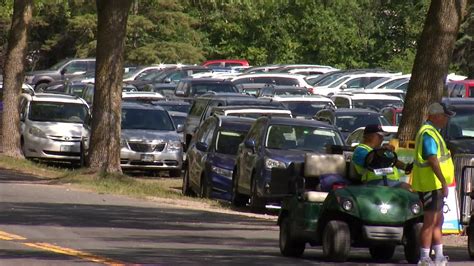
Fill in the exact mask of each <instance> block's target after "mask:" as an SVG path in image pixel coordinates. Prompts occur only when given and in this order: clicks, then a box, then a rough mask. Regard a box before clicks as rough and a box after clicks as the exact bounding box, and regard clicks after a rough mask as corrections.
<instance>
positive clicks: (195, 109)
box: [189, 99, 206, 117]
mask: <svg viewBox="0 0 474 266" xmlns="http://www.w3.org/2000/svg"><path fill="white" fill-rule="evenodd" d="M205 108H206V101H204V100H201V99H200V100H196V101H194V104H193V106H192V107H191V110H190V111H189V115H190V116H198V117H201V115H202V113H203V112H204V109H205Z"/></svg>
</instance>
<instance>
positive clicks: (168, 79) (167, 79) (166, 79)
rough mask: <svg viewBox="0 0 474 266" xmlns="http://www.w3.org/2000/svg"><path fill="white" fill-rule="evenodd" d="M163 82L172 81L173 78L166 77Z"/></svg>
mask: <svg viewBox="0 0 474 266" xmlns="http://www.w3.org/2000/svg"><path fill="white" fill-rule="evenodd" d="M163 83H171V79H170V78H165V79H164V80H163Z"/></svg>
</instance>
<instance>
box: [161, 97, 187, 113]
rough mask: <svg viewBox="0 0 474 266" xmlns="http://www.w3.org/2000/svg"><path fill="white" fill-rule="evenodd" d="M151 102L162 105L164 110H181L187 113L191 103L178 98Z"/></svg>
mask: <svg viewBox="0 0 474 266" xmlns="http://www.w3.org/2000/svg"><path fill="white" fill-rule="evenodd" d="M153 104H157V105H159V106H161V107H163V108H164V109H165V110H166V111H174V112H182V113H186V114H187V113H189V110H190V109H191V103H189V102H186V101H180V100H163V101H154V102H153Z"/></svg>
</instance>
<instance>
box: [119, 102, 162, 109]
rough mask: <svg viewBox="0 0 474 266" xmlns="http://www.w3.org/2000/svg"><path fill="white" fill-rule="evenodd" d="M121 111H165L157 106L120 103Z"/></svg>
mask: <svg viewBox="0 0 474 266" xmlns="http://www.w3.org/2000/svg"><path fill="white" fill-rule="evenodd" d="M122 109H143V110H150V109H153V110H161V111H165V109H164V108H163V107H161V106H159V105H154V104H146V103H139V102H122Z"/></svg>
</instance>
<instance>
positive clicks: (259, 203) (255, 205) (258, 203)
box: [249, 174, 265, 211]
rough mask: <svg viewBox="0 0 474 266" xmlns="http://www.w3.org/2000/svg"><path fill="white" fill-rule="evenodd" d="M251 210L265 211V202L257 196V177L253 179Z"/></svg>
mask: <svg viewBox="0 0 474 266" xmlns="http://www.w3.org/2000/svg"><path fill="white" fill-rule="evenodd" d="M249 205H250V208H251V209H252V211H261V210H263V209H265V200H264V199H262V198H260V197H259V196H258V194H257V177H256V176H255V174H254V175H253V177H252V186H251V187H250V204H249Z"/></svg>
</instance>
